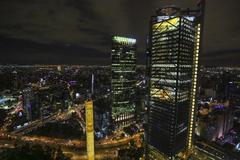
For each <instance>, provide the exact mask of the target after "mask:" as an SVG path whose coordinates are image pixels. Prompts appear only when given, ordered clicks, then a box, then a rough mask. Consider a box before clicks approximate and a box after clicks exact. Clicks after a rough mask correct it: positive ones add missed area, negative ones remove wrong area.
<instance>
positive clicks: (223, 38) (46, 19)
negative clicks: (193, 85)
mask: <svg viewBox="0 0 240 160" xmlns="http://www.w3.org/2000/svg"><path fill="white" fill-rule="evenodd" d="M206 1H207V5H206V13H205V30H204V44H203V48H204V50H203V54H202V57H201V63H202V64H205V65H228V66H229V65H239V64H240V63H239V60H240V18H239V16H240V1H239V0H227V1H226V0H206ZM196 2H197V0H0V55H1V58H0V64H7V63H14V64H36V63H37V64H79V65H86V64H95V65H98V64H99V65H108V64H110V48H111V36H112V35H115V34H116V35H122V36H129V37H132V38H136V39H137V43H138V44H137V46H138V50H137V55H138V63H139V64H144V62H145V54H144V53H145V48H146V45H145V43H146V42H145V39H146V36H147V33H148V29H149V28H148V25H149V19H150V16H151V15H153V14H155V10H156V9H157V8H160V7H163V6H165V5H169V4H176V5H178V6H181V7H183V8H193V7H195V6H196Z"/></svg>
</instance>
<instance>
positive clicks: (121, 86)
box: [111, 36, 136, 126]
mask: <svg viewBox="0 0 240 160" xmlns="http://www.w3.org/2000/svg"><path fill="white" fill-rule="evenodd" d="M111 55H112V66H111V69H112V80H111V87H112V94H113V99H112V118H113V120H114V121H115V122H116V124H117V125H118V126H124V125H128V124H129V123H130V121H131V119H133V118H134V108H135V104H134V101H133V98H134V94H135V84H136V79H135V74H136V40H135V39H131V38H126V37H119V36H114V37H113V44H112V52H111Z"/></svg>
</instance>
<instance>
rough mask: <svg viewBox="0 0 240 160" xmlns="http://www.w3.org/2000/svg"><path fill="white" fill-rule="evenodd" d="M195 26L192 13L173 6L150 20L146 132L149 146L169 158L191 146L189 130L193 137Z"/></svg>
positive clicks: (158, 12) (161, 10) (195, 60)
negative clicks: (183, 12)
mask: <svg viewBox="0 0 240 160" xmlns="http://www.w3.org/2000/svg"><path fill="white" fill-rule="evenodd" d="M196 26H197V23H196V17H195V16H193V15H190V14H189V15H188V14H182V12H181V11H180V9H179V8H174V7H168V8H162V9H160V10H158V11H157V15H155V16H153V17H152V19H151V23H150V37H149V47H148V50H149V64H148V72H149V96H148V97H149V98H148V103H149V107H148V130H147V133H146V134H147V141H148V145H150V146H151V147H154V148H155V149H157V150H158V151H159V152H160V153H163V154H164V155H166V156H169V157H171V156H174V155H176V154H178V153H179V152H181V151H184V150H186V149H187V147H188V144H190V145H192V142H189V141H192V139H190V134H189V133H190V130H191V137H192V130H193V129H192V128H193V118H192V119H191V117H194V112H195V92H196V77H194V76H195V75H197V69H196V68H197V67H198V66H197V65H198V64H197V63H196V62H198V57H197V58H196V46H197V45H198V44H197V43H196V40H197V37H198V36H197V33H198V29H197V27H196ZM198 51H199V48H198ZM197 56H198V53H197ZM193 99H194V102H192V101H193ZM190 124H191V125H190Z"/></svg>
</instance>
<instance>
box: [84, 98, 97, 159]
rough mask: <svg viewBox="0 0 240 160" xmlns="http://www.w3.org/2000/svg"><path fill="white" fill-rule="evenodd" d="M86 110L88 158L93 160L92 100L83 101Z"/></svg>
mask: <svg viewBox="0 0 240 160" xmlns="http://www.w3.org/2000/svg"><path fill="white" fill-rule="evenodd" d="M85 110H86V135H87V156H88V160H94V154H95V153H94V124H93V122H94V121H93V101H92V100H90V101H85Z"/></svg>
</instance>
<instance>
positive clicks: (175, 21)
mask: <svg viewBox="0 0 240 160" xmlns="http://www.w3.org/2000/svg"><path fill="white" fill-rule="evenodd" d="M178 25H179V17H176V18H172V19H168V20H165V21H163V22H159V23H156V24H154V25H153V28H154V29H157V30H158V31H160V32H165V31H169V30H174V29H176V27H177V26H178Z"/></svg>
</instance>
